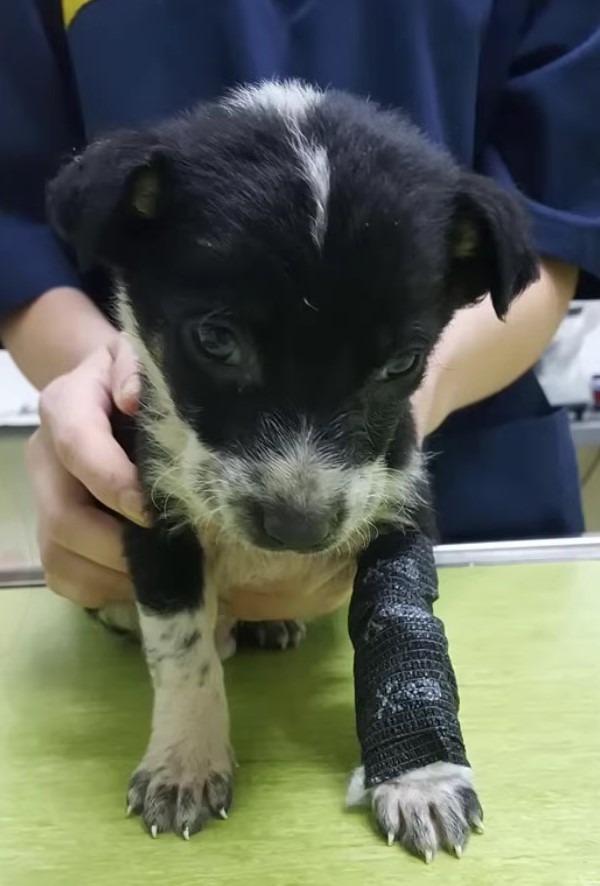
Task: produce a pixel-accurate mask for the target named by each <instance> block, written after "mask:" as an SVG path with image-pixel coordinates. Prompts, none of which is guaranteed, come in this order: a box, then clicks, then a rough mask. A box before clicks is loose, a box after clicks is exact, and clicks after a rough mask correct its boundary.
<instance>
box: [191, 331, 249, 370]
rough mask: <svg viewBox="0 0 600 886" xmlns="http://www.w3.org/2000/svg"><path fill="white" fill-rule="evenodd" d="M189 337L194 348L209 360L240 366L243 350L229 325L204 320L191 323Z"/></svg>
mask: <svg viewBox="0 0 600 886" xmlns="http://www.w3.org/2000/svg"><path fill="white" fill-rule="evenodd" d="M188 336H189V338H190V340H191V342H192V344H193V345H194V347H195V348H196V349H197V350H198V351H199V352H200V353H201V354H202V355H203V356H204V357H207V358H208V359H209V360H215V361H217V362H219V363H224V364H226V365H227V366H239V365H240V363H241V361H242V349H241V346H240V343H239V341H238V337H237V335H236V334H235V332H234V330H233V329H232V328H231V326H229V325H228V324H227V323H223V322H221V321H220V322H216V321H215V322H211V321H209V320H204V321H201V322H194V323H191V324H190V326H189V327H188Z"/></svg>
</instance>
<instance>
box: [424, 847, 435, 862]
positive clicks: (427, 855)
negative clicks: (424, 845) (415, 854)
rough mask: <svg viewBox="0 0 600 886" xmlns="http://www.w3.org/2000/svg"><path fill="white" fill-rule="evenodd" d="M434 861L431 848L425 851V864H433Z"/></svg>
mask: <svg viewBox="0 0 600 886" xmlns="http://www.w3.org/2000/svg"><path fill="white" fill-rule="evenodd" d="M432 861H433V852H432V851H431V849H427V850H426V851H425V864H431V862H432Z"/></svg>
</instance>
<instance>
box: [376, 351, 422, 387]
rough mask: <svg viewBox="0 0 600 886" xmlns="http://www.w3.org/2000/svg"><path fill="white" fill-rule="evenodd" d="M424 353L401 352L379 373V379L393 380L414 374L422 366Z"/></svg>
mask: <svg viewBox="0 0 600 886" xmlns="http://www.w3.org/2000/svg"><path fill="white" fill-rule="evenodd" d="M422 362H423V356H422V354H399V355H398V356H397V357H394V358H393V359H392V360H390V361H389V363H386V365H385V366H384V367H383V369H380V370H379V372H378V373H377V380H378V381H392V380H393V379H395V378H402V377H404V376H408V375H413V374H414V373H415V372H416V371H417V369H419V368H420V367H421V364H422Z"/></svg>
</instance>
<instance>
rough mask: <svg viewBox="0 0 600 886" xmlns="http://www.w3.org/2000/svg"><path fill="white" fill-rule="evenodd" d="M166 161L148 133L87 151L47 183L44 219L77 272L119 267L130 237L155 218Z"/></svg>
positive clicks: (108, 141)
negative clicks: (67, 250) (70, 253)
mask: <svg viewBox="0 0 600 886" xmlns="http://www.w3.org/2000/svg"><path fill="white" fill-rule="evenodd" d="M165 173H166V156H165V154H164V152H162V151H161V150H160V146H159V145H158V144H157V142H156V140H155V139H154V138H153V136H152V134H149V133H136V132H133V133H120V134H116V135H114V136H112V137H110V138H108V139H105V140H102V141H99V142H96V143H95V144H92V145H90V147H88V148H87V149H86V150H85V151H84V152H83V154H81V155H80V156H79V157H76V158H75V159H74V160H72V161H71V162H70V163H69V164H68V165H67V166H65V167H64V168H63V169H62V170H61V171H60V172H59V173H58V175H57V176H56V178H54V179H53V181H52V182H50V184H49V186H48V190H47V195H46V207H47V213H48V218H49V221H50V223H51V225H52V226H53V228H54V229H55V230H56V232H57V234H58V235H59V236H60V237H62V238H63V239H64V240H66V241H67V242H68V243H69V244H70V245H71V246H72V247H73V249H74V250H75V253H76V255H77V260H78V262H79V265H80V267H81V268H82V270H85V269H88V268H90V267H91V266H93V265H96V264H109V265H110V264H117V265H118V264H119V263H120V261H121V259H122V258H123V256H124V255H125V251H126V250H127V247H128V245H129V244H130V243H131V239H132V237H135V236H136V235H141V234H142V233H143V231H144V229H145V228H147V227H148V225H150V224H151V223H152V222H154V221H156V220H157V219H159V218H160V216H161V212H162V202H163V201H162V199H161V197H162V191H163V180H164V176H165Z"/></svg>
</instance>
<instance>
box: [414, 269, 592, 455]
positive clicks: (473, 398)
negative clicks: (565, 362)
mask: <svg viewBox="0 0 600 886" xmlns="http://www.w3.org/2000/svg"><path fill="white" fill-rule="evenodd" d="M577 277H578V271H577V269H576V268H574V267H573V266H572V265H568V264H565V263H563V262H560V261H556V260H553V259H544V260H542V263H541V273H540V278H539V280H537V281H536V282H535V283H534V284H533V285H532V286H530V287H529V289H527V290H526V291H525V292H524V293H523V295H521V296H520V297H519V298H518V299H517V300H516V301H515V302H514V303H513V305H512V306H511V308H510V310H509V312H508V314H507V316H506V319H505V320H504V321H501V320H498V318H497V316H496V314H495V312H494V309H493V307H492V304H491V301H490V299H489V298H486V299H484V301H482V302H481V303H480V304H478V305H476V306H474V307H471V308H465V309H463V310H462V311H459V312H458V313H457V314H456V316H455V318H454V320H453V321H452V323H451V324H450V325H449V326H448V328H447V329H446V331H445V332H444V334H443V336H442V338H441V339H440V342H439V343H438V346H437V347H436V349H435V351H434V353H433V355H432V357H431V360H430V364H429V369H428V372H427V376H426V378H425V381H424V383H423V385H422V386H421V388H420V390H419V391H418V392H417V394H416V395H415V398H414V404H415V417H416V421H417V426H418V429H419V435H420V436H421V437H424V436H427V434H430V433H432V432H433V431H435V430H436V428H438V427H439V425H440V424H441V423H442V422H443V421H444V419H445V418H447V417H448V416H449V415H450V414H451V413H452V412H454V411H455V410H457V409H461V408H462V407H464V406H469V405H470V404H472V403H476V402H478V401H479V400H483V399H484V398H486V397H489V396H491V395H492V394H495V393H496V392H497V391H500V390H502V389H503V388H505V387H507V385H509V384H511V383H512V382H513V381H515V380H516V379H517V378H519V377H520V376H521V375H522V374H523V373H524V372H526V371H527V370H528V369H530V368H531V367H532V366H533V365H534V364H535V363H536V362H537V361H538V360H539V358H540V357H541V355H542V353H543V352H544V350H545V348H546V346H547V345H548V344H549V342H550V341H551V339H552V337H553V336H554V333H555V332H556V330H557V329H558V327H559V325H560V322H561V320H562V318H563V317H564V316H565V314H566V312H567V310H568V308H569V304H570V302H571V299H572V298H573V296H574V294H575V289H576V285H577Z"/></svg>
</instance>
